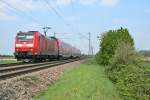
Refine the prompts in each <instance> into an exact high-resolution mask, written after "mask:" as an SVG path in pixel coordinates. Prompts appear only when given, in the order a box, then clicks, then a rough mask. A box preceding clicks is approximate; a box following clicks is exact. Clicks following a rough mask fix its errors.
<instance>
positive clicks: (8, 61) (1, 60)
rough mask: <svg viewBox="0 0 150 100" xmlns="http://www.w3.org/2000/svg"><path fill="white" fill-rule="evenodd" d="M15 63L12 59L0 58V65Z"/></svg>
mask: <svg viewBox="0 0 150 100" xmlns="http://www.w3.org/2000/svg"><path fill="white" fill-rule="evenodd" d="M14 62H17V61H16V59H15V58H14V57H0V64H6V63H14Z"/></svg>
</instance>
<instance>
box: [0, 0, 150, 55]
mask: <svg viewBox="0 0 150 100" xmlns="http://www.w3.org/2000/svg"><path fill="white" fill-rule="evenodd" d="M45 1H48V3H46V2H45ZM43 26H50V27H52V29H51V30H49V32H48V35H53V33H54V32H56V33H57V37H58V38H60V39H62V40H63V41H65V42H68V43H70V44H71V45H73V46H76V47H78V48H80V49H81V50H82V52H84V53H87V52H88V40H87V39H86V37H88V32H91V34H92V45H93V47H94V52H97V51H98V48H99V47H98V45H99V43H98V39H97V36H98V35H100V34H101V33H103V32H105V31H108V30H110V29H117V28H120V27H121V26H122V27H125V28H128V30H129V32H130V33H131V35H132V37H133V38H134V40H135V44H136V48H137V49H138V50H141V49H142V50H143V49H144V50H150V45H149V43H150V0H1V1H0V54H13V52H14V39H15V35H16V33H17V32H18V31H29V30H38V31H40V32H43V31H42V27H43Z"/></svg>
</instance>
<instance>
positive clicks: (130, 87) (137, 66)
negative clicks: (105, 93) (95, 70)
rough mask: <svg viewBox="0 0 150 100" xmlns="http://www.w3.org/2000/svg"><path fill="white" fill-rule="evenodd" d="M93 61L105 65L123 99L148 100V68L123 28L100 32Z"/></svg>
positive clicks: (149, 91)
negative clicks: (99, 40)
mask: <svg viewBox="0 0 150 100" xmlns="http://www.w3.org/2000/svg"><path fill="white" fill-rule="evenodd" d="M96 60H97V62H98V63H99V64H103V65H107V66H105V71H106V74H107V75H108V77H109V79H110V80H111V81H112V82H113V83H114V84H116V87H117V89H118V90H119V93H120V95H121V97H122V99H123V100H150V84H149V83H150V79H149V76H150V69H149V68H145V67H144V66H143V65H142V63H141V60H142V56H141V55H140V54H139V53H138V52H136V50H135V48H134V41H133V39H132V37H131V35H130V34H129V32H128V31H127V29H123V28H121V29H119V30H115V31H109V32H106V33H104V34H103V35H102V37H101V42H100V51H99V52H98V53H97V54H96Z"/></svg>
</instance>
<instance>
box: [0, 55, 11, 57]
mask: <svg viewBox="0 0 150 100" xmlns="http://www.w3.org/2000/svg"><path fill="white" fill-rule="evenodd" d="M0 57H13V55H0Z"/></svg>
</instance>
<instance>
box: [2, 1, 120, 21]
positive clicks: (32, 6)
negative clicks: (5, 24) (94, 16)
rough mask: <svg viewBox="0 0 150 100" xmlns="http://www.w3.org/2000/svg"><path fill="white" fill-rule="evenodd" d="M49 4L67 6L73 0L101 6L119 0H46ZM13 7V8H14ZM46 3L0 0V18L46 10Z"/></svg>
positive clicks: (111, 4) (110, 4)
mask: <svg viewBox="0 0 150 100" xmlns="http://www.w3.org/2000/svg"><path fill="white" fill-rule="evenodd" d="M47 1H48V2H49V6H53V7H57V6H68V5H70V4H72V3H73V2H79V3H80V4H81V5H92V4H100V5H101V6H106V7H107V6H108V7H109V6H115V5H116V4H117V3H118V1H119V0H47ZM14 8H15V9H14ZM46 9H47V8H46V3H45V1H44V0H0V20H4V19H5V20H7V19H8V20H10V19H11V20H14V19H15V14H14V16H12V15H10V14H8V13H11V12H12V11H11V10H13V11H15V12H26V13H28V12H30V11H35V10H36V11H38V10H43V11H44V10H46Z"/></svg>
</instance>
